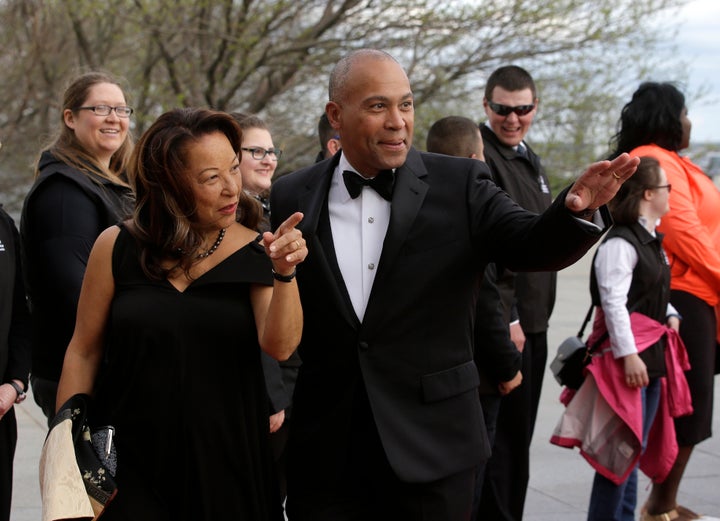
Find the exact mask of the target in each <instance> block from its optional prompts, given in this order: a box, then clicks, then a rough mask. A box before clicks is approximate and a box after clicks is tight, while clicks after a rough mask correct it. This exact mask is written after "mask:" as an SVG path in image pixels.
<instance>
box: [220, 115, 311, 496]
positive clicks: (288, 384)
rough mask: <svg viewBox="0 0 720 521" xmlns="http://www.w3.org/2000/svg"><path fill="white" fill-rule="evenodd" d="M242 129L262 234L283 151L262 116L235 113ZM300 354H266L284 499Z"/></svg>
mask: <svg viewBox="0 0 720 521" xmlns="http://www.w3.org/2000/svg"><path fill="white" fill-rule="evenodd" d="M231 115H232V116H233V118H235V121H237V122H238V124H239V125H240V128H241V129H242V144H241V147H240V150H242V153H241V160H240V175H241V176H242V186H243V190H244V191H245V193H247V194H248V195H250V196H252V197H254V198H255V199H257V200H258V201H259V202H260V204H261V206H262V208H263V222H262V223H261V226H260V227H259V229H260V231H267V230H269V228H270V202H269V201H268V196H269V195H270V187H271V184H272V178H273V175H274V174H275V169H276V168H277V165H278V161H279V160H280V157H282V150H280V149H278V148H276V147H275V145H274V144H273V139H272V135H271V134H270V129H269V127H268V126H267V124H266V123H265V121H263V120H262V119H261V118H260V117H258V116H250V115H245V114H239V113H232V114H231ZM300 364H301V361H300V357H299V356H298V354H297V352H294V353H293V354H292V355H290V358H288V359H287V360H284V361H278V360H275V359H274V358H273V357H271V356H270V355H268V354H267V353H264V352H263V353H262V365H263V372H264V374H265V386H266V388H267V392H268V397H269V398H270V413H271V414H270V445H271V447H272V451H273V456H274V459H275V463H276V470H277V474H278V480H279V482H280V493H281V496H282V497H283V499H284V497H285V493H286V491H285V445H286V443H287V436H288V421H289V419H290V418H289V417H290V405H291V403H292V393H293V390H294V388H295V380H297V373H298V370H299V368H300Z"/></svg>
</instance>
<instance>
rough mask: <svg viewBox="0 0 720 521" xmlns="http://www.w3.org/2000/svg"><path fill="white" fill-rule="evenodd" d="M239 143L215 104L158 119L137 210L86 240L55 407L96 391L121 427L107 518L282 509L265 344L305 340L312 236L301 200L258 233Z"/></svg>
mask: <svg viewBox="0 0 720 521" xmlns="http://www.w3.org/2000/svg"><path fill="white" fill-rule="evenodd" d="M241 140H242V136H241V130H240V128H239V127H238V125H237V123H236V122H235V120H234V119H233V118H232V117H231V116H230V115H228V114H226V113H224V112H216V111H211V110H205V109H176V110H172V111H170V112H166V113H165V114H163V115H162V116H160V117H159V118H158V119H157V120H156V121H155V123H153V124H152V125H151V127H150V128H149V129H148V130H147V131H146V132H145V133H144V134H143V136H142V137H141V139H140V140H139V142H138V145H137V148H136V151H135V153H134V154H133V159H132V161H131V164H130V168H129V176H130V180H131V183H132V185H133V187H134V188H135V192H136V194H137V205H136V207H135V211H134V213H133V217H132V219H130V220H128V221H125V222H124V223H122V224H120V225H118V226H113V227H111V228H108V229H107V230H106V231H104V232H103V233H102V234H101V235H100V237H99V238H98V240H97V241H96V243H95V246H94V247H93V251H92V253H91V256H90V260H89V263H88V269H87V272H86V276H85V280H84V281H83V288H82V292H81V295H80V303H79V307H78V322H77V326H76V328H75V332H74V334H73V337H72V340H71V341H70V345H69V346H68V349H67V353H66V355H65V363H64V365H63V370H62V376H61V379H60V385H59V388H58V408H59V407H60V406H61V405H62V404H63V403H64V402H65V401H66V400H67V399H68V398H70V397H71V396H73V395H74V394H76V393H86V394H91V395H94V409H93V418H94V419H95V420H97V421H98V424H99V425H113V426H114V427H115V429H116V436H115V440H116V444H117V453H118V462H117V474H116V476H115V478H116V482H117V486H118V492H117V494H116V496H115V497H114V499H113V500H112V501H111V502H110V503H109V504H108V505H107V506H106V508H105V511H104V513H103V514H102V517H103V519H104V520H105V519H107V520H109V521H113V520H116V519H133V520H151V519H152V520H153V521H157V520H165V519H166V520H188V521H190V520H192V521H198V520H200V521H202V520H206V521H210V520H216V519H253V520H256V521H257V520H259V521H263V520H277V521H281V520H282V519H283V515H282V505H281V502H280V499H279V491H278V490H277V486H276V485H277V483H276V482H275V480H274V472H273V465H272V461H271V454H270V451H269V448H268V436H267V428H268V427H267V425H268V408H267V395H266V391H265V384H264V381H263V377H262V374H263V373H262V368H261V364H260V349H261V348H262V350H264V351H265V352H267V353H269V354H270V355H271V356H273V357H275V358H277V359H286V358H287V357H288V356H290V354H291V353H292V352H293V351H294V349H295V346H296V345H297V343H298V342H299V340H300V335H301V332H302V310H301V308H300V300H299V296H298V290H297V284H296V282H295V266H296V265H297V264H298V263H300V262H301V261H302V260H303V259H304V258H305V256H306V255H307V248H306V247H305V241H304V239H303V238H302V234H301V233H300V231H299V230H297V229H296V228H295V225H296V224H297V223H298V222H299V221H300V220H301V219H302V214H300V213H295V214H293V215H291V216H290V217H289V218H288V219H287V220H286V221H285V222H283V223H282V224H281V225H280V226H278V227H277V229H276V232H275V233H271V232H265V233H263V234H262V235H260V234H258V232H257V229H256V228H257V225H258V222H259V219H260V217H261V212H260V209H259V207H258V206H257V204H256V203H255V202H254V201H253V200H252V199H251V198H250V197H248V196H247V195H246V194H245V193H244V192H243V191H242V180H241V176H240V160H239V153H240V143H241ZM238 215H239V216H240V222H238V221H237V216H238ZM128 382H133V384H132V385H128ZM149 382H151V384H149ZM148 385H151V387H152V392H148Z"/></svg>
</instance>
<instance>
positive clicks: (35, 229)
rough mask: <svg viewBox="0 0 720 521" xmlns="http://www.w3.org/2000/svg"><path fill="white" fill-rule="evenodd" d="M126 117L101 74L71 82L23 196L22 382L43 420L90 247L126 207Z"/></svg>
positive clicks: (117, 91)
mask: <svg viewBox="0 0 720 521" xmlns="http://www.w3.org/2000/svg"><path fill="white" fill-rule="evenodd" d="M132 113H133V109H132V108H131V107H129V106H128V105H127V101H126V100H125V94H124V93H123V89H122V88H121V86H120V83H119V82H118V80H116V79H114V78H113V77H112V76H110V75H109V74H106V73H102V72H90V73H87V74H83V75H81V76H79V77H77V78H75V79H74V80H73V81H72V82H71V83H70V84H69V86H68V87H67V89H66V90H65V93H64V97H63V100H62V111H61V112H60V118H59V119H60V121H59V123H60V126H59V130H58V134H57V136H56V137H55V139H54V140H53V142H52V144H51V145H50V146H49V147H48V148H47V149H46V150H44V151H43V152H42V154H41V155H40V160H39V161H38V165H37V171H36V178H35V183H34V184H33V186H32V188H31V189H30V192H29V193H28V194H27V196H26V197H25V202H24V205H23V209H22V215H21V221H20V232H21V242H22V251H23V264H24V270H25V279H26V290H27V293H28V299H29V304H30V311H31V317H32V325H33V326H32V333H33V335H32V374H31V378H30V380H31V383H32V386H33V397H34V398H35V401H36V402H37V404H38V405H39V406H40V408H41V409H42V411H43V413H44V414H45V416H46V417H47V418H48V421H49V420H50V419H51V418H52V417H53V416H54V415H55V395H56V392H57V383H58V380H59V379H60V370H61V369H62V364H63V357H64V355H65V349H66V348H67V345H68V342H69V341H70V337H71V336H72V332H73V328H74V327H75V312H76V310H77V303H78V298H79V296H80V286H81V284H82V279H83V276H84V274H85V268H86V266H87V262H88V257H89V256H90V249H91V248H92V245H93V243H94V242H95V239H97V237H98V235H100V232H102V231H103V230H104V229H105V228H107V227H108V226H111V225H113V224H115V223H117V222H119V221H121V220H122V219H123V218H125V217H127V216H128V215H129V213H130V211H131V209H132V201H133V197H132V190H131V189H130V186H129V185H128V183H127V179H126V175H125V169H126V167H127V162H128V160H129V157H130V153H131V150H132V139H131V136H130V130H129V128H130V116H131V115H132Z"/></svg>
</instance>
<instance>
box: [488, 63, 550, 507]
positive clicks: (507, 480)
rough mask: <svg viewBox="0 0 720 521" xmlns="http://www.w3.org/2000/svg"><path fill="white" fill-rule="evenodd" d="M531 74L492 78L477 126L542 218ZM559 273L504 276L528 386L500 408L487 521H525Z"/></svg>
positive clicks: (512, 184) (502, 180)
mask: <svg viewBox="0 0 720 521" xmlns="http://www.w3.org/2000/svg"><path fill="white" fill-rule="evenodd" d="M538 103H539V100H538V97H537V90H536V87H535V82H534V80H533V78H532V76H531V75H530V74H529V73H528V72H527V71H526V70H525V69H523V68H521V67H518V66H516V65H508V66H504V67H500V68H498V69H496V70H495V71H494V72H493V73H492V74H491V75H490V77H489V78H488V81H487V85H486V86H485V95H484V97H483V107H484V108H485V114H486V116H487V121H486V122H485V123H484V124H480V131H481V133H482V136H483V144H484V145H485V162H486V163H487V165H488V166H489V167H490V172H491V173H492V176H493V180H494V181H495V182H496V183H497V185H498V186H499V187H500V188H502V189H503V190H505V192H507V193H508V194H509V195H510V197H511V198H512V199H513V200H514V201H515V202H516V203H518V204H519V205H520V206H521V207H523V208H525V209H526V210H530V211H531V212H536V213H542V212H543V211H545V209H547V208H548V207H549V206H550V204H551V202H552V195H551V193H550V188H549V181H548V178H547V175H546V174H545V170H544V169H543V167H542V164H541V163H540V158H539V157H538V156H537V155H536V154H535V153H534V152H533V150H532V149H531V148H530V146H529V145H528V144H527V143H526V142H525V137H526V135H527V133H528V132H529V130H530V127H531V126H532V122H533V118H534V117H535V114H537V108H538ZM555 286H556V273H555V272H554V271H545V272H527V273H513V272H511V271H508V270H503V271H502V272H500V273H499V281H498V289H499V290H500V294H501V295H502V297H503V302H504V305H505V310H506V318H507V319H508V321H509V324H510V337H511V338H512V339H513V342H515V345H516V346H517V348H518V349H519V350H520V351H521V352H522V374H523V381H522V384H521V385H520V387H519V388H518V389H517V390H516V391H515V392H514V393H512V394H510V395H508V396H507V397H504V398H503V399H502V401H501V403H500V410H499V412H498V417H497V432H496V436H495V444H494V445H493V454H492V456H491V457H490V461H488V465H487V471H486V474H485V484H484V490H483V493H482V503H481V505H480V511H481V512H482V513H483V516H487V518H488V519H496V520H503V521H520V520H521V519H522V517H523V510H524V508H525V497H526V494H527V485H528V481H529V479H530V443H531V441H532V436H533V432H534V430H535V420H536V418H537V411H538V406H539V404H540V392H541V390H542V383H543V378H544V376H545V371H546V368H545V365H546V362H547V329H548V323H549V320H550V314H551V313H552V310H553V306H554V304H555Z"/></svg>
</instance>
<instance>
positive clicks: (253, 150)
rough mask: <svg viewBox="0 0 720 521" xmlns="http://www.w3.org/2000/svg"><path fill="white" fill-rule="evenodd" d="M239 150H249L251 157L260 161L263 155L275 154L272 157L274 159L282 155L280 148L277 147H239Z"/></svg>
mask: <svg viewBox="0 0 720 521" xmlns="http://www.w3.org/2000/svg"><path fill="white" fill-rule="evenodd" d="M240 150H245V151H246V152H250V155H251V156H252V158H253V159H254V160H256V161H262V160H263V159H265V156H266V155H268V154H270V155H272V156H275V157H274V158H273V160H274V161H277V160H278V159H280V158H281V157H282V150H280V149H279V148H268V149H267V150H266V149H264V148H262V147H250V148H245V147H240Z"/></svg>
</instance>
